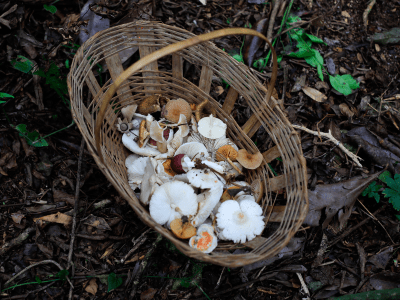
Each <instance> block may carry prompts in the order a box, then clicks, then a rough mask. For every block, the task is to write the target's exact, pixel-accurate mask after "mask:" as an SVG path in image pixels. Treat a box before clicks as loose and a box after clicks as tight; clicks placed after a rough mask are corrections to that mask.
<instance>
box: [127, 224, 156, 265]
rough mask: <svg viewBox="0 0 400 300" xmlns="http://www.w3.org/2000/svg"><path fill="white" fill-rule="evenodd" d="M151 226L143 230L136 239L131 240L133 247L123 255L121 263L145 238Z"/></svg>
mask: <svg viewBox="0 0 400 300" xmlns="http://www.w3.org/2000/svg"><path fill="white" fill-rule="evenodd" d="M150 229H151V228H149V229H147V230H146V231H145V232H143V233H142V234H141V235H140V236H139V237H138V238H137V239H136V240H133V241H132V242H133V247H132V249H131V250H129V252H128V254H127V255H125V257H124V258H122V259H121V264H123V263H124V262H125V261H126V260H127V259H128V257H129V256H130V255H131V254H132V253H133V252H135V251H136V250H137V249H138V248H139V247H140V246H141V245H142V244H143V243H144V242H145V241H146V240H147V236H146V235H147V233H148V232H149V231H150Z"/></svg>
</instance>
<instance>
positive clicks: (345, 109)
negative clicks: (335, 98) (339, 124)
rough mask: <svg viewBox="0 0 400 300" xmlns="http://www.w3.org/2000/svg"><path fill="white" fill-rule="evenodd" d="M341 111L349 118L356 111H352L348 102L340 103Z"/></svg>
mask: <svg viewBox="0 0 400 300" xmlns="http://www.w3.org/2000/svg"><path fill="white" fill-rule="evenodd" d="M339 109H340V112H341V113H342V114H343V115H345V116H346V117H348V118H351V117H352V116H354V113H353V112H352V111H351V109H350V107H349V106H348V105H347V104H346V103H341V104H340V105H339Z"/></svg>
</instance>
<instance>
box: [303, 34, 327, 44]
mask: <svg viewBox="0 0 400 300" xmlns="http://www.w3.org/2000/svg"><path fill="white" fill-rule="evenodd" d="M306 36H307V37H308V38H309V39H310V40H311V42H313V43H317V44H325V42H324V41H323V40H321V39H320V38H317V37H316V36H314V35H312V34H308V33H306Z"/></svg>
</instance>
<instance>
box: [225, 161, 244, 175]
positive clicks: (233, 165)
mask: <svg viewBox="0 0 400 300" xmlns="http://www.w3.org/2000/svg"><path fill="white" fill-rule="evenodd" d="M226 161H227V162H228V163H229V164H230V165H231V166H232V168H234V169H235V171H236V172H238V173H239V174H240V175H243V172H242V171H240V169H239V168H238V167H237V166H236V165H235V164H234V163H233V162H232V161H231V160H230V158H229V157H226Z"/></svg>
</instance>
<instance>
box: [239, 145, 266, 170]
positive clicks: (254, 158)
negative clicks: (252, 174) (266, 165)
mask: <svg viewBox="0 0 400 300" xmlns="http://www.w3.org/2000/svg"><path fill="white" fill-rule="evenodd" d="M263 158H264V157H263V155H262V154H261V153H260V152H257V153H256V154H251V153H249V152H247V150H246V149H240V150H239V151H238V155H237V158H236V159H237V161H238V162H239V163H240V164H241V165H242V166H243V167H245V168H246V169H250V170H254V169H257V168H258V167H259V166H260V165H261V163H262V161H263Z"/></svg>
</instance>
